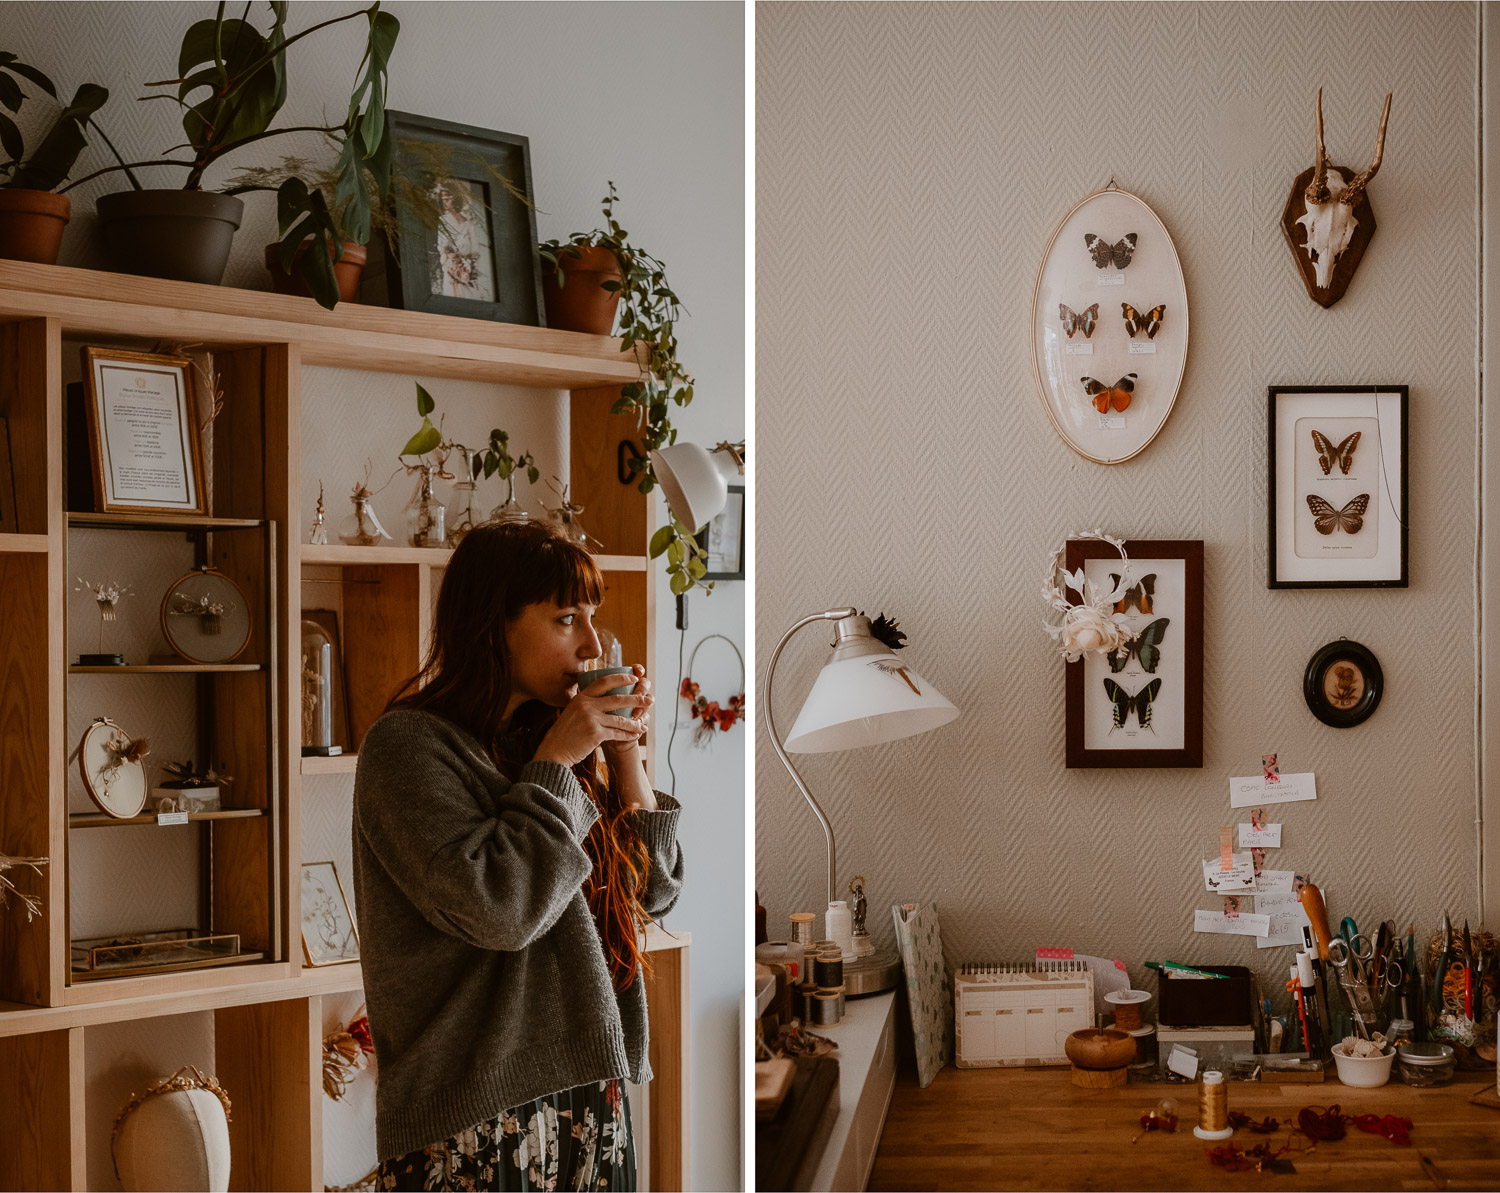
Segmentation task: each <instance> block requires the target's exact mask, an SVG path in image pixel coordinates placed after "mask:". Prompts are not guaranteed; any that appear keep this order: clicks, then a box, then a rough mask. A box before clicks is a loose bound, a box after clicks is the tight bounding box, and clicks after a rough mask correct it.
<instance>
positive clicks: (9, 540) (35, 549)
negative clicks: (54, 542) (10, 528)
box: [0, 534, 47, 555]
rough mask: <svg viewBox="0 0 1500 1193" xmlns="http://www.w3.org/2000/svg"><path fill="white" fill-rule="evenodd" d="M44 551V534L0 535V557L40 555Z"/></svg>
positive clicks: (45, 539)
mask: <svg viewBox="0 0 1500 1193" xmlns="http://www.w3.org/2000/svg"><path fill="white" fill-rule="evenodd" d="M46 550H47V536H46V535H45V534H0V555H21V554H27V553H37V554H40V553H44V552H45V551H46Z"/></svg>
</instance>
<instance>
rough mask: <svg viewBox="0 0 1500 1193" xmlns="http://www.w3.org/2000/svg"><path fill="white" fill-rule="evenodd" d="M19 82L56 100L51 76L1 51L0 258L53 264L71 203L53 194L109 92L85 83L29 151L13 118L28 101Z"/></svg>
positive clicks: (69, 168) (80, 149)
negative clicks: (86, 128)
mask: <svg viewBox="0 0 1500 1193" xmlns="http://www.w3.org/2000/svg"><path fill="white" fill-rule="evenodd" d="M22 82H25V83H28V84H30V85H31V86H32V87H34V88H36V89H37V90H39V91H43V92H45V93H46V94H47V95H49V96H51V97H52V99H54V100H56V99H57V88H56V87H55V86H54V85H53V82H52V80H51V79H49V78H48V77H47V76H46V75H44V74H43V73H42V72H41V71H39V70H38V69H37V68H36V67H34V66H29V65H27V64H26V63H24V62H22V61H21V60H20V59H19V57H18V56H17V55H15V54H13V53H11V52H10V51H9V50H0V108H3V109H5V110H4V111H0V149H3V150H4V153H5V157H4V159H3V160H0V257H4V258H7V259H9V260H12V261H36V262H39V263H40V264H43V265H55V264H56V263H57V250H58V248H59V247H60V246H61V245H62V234H63V228H65V227H66V226H67V223H68V218H69V217H70V216H71V215H72V213H73V203H72V201H71V200H70V199H69V198H68V197H67V196H66V195H62V194H56V193H54V192H55V191H56V189H57V188H58V186H60V185H61V184H62V183H63V182H64V181H65V180H66V179H67V177H68V174H69V173H70V172H71V171H72V169H73V165H74V163H75V162H77V160H78V154H79V153H80V152H81V151H82V150H83V147H84V146H85V145H87V144H88V138H87V137H85V136H84V132H83V127H84V125H86V124H88V123H89V120H90V118H91V117H92V116H93V114H94V113H95V112H97V111H98V110H99V109H100V108H101V107H102V106H103V105H104V102H105V100H107V99H109V92H108V91H106V90H105V89H104V88H103V87H100V86H99V85H98V84H97V83H85V84H83V86H81V87H80V88H78V90H77V91H76V92H75V93H74V94H73V99H72V102H71V103H69V104H67V105H66V106H65V107H64V108H63V109H62V111H60V112H59V113H58V114H57V117H56V119H55V120H53V122H52V125H51V127H50V128H48V130H47V131H46V132H45V133H44V134H43V135H42V138H41V140H40V141H39V142H37V144H36V145H35V147H34V148H33V149H32V150H31V151H30V152H29V153H28V152H27V149H26V140H25V138H24V137H23V136H22V135H21V129H20V126H19V125H18V124H17V123H16V121H15V120H14V119H13V118H12V117H14V116H15V115H17V114H18V113H19V112H20V110H21V105H22V104H23V103H25V101H26V91H25V89H23V87H22V86H21V84H22ZM7 113H9V114H7Z"/></svg>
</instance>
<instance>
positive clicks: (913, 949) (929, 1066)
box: [891, 903, 953, 1089]
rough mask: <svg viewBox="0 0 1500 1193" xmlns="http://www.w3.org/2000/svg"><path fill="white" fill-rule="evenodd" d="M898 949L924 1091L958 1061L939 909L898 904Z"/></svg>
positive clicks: (895, 908) (894, 913) (895, 915)
mask: <svg viewBox="0 0 1500 1193" xmlns="http://www.w3.org/2000/svg"><path fill="white" fill-rule="evenodd" d="M891 918H892V919H894V920H895V922H896V947H897V949H898V950H899V951H900V953H901V967H902V970H903V972H904V973H905V976H906V996H907V1001H908V1002H910V1004H911V1030H912V1035H913V1036H914V1037H915V1039H916V1043H917V1081H918V1083H919V1084H920V1085H921V1087H922V1088H923V1089H926V1088H927V1087H928V1086H929V1085H931V1084H932V1079H933V1078H934V1077H936V1076H937V1074H938V1070H939V1069H941V1068H942V1067H943V1066H944V1065H946V1064H947V1063H948V1062H949V1061H950V1060H952V1059H953V995H952V987H951V986H950V985H949V982H948V971H947V969H945V968H944V966H943V937H942V933H941V932H940V931H939V929H938V909H937V905H936V904H935V903H927V904H918V903H897V904H894V905H893V906H892V907H891Z"/></svg>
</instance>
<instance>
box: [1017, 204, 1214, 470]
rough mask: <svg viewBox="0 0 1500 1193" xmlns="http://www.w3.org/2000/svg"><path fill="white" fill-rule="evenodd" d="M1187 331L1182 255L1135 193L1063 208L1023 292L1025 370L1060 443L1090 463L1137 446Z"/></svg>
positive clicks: (1171, 386) (1148, 435) (1108, 460)
mask: <svg viewBox="0 0 1500 1193" xmlns="http://www.w3.org/2000/svg"><path fill="white" fill-rule="evenodd" d="M1095 307H1097V308H1098V309H1097V311H1096V310H1094V308H1095ZM1188 327H1189V324H1188V301H1187V280H1186V278H1185V277H1184V276H1183V272H1182V262H1181V260H1180V259H1179V258H1178V256H1177V248H1176V246H1175V245H1173V243H1172V238H1171V236H1170V235H1169V234H1168V232H1167V228H1166V225H1165V224H1163V223H1162V221H1161V219H1160V218H1159V217H1158V216H1157V214H1156V213H1155V212H1154V211H1152V210H1151V208H1150V206H1149V205H1148V204H1147V203H1146V202H1145V200H1144V199H1141V198H1140V197H1139V196H1137V195H1133V194H1131V193H1130V192H1129V191H1124V190H1120V189H1119V188H1118V187H1116V186H1114V184H1113V182H1111V184H1110V185H1109V186H1107V187H1105V188H1104V189H1103V190H1100V191H1095V192H1094V193H1093V194H1091V195H1088V196H1086V197H1085V198H1083V199H1081V200H1080V201H1079V202H1077V203H1075V204H1074V205H1073V207H1072V208H1071V209H1070V210H1069V211H1068V213H1067V214H1066V215H1065V216H1063V218H1062V221H1061V222H1060V223H1059V224H1058V226H1057V229H1056V231H1054V232H1053V233H1052V238H1051V239H1050V240H1049V241H1048V242H1047V247H1046V249H1045V250H1044V251H1043V253H1042V264H1041V267H1040V268H1039V269H1038V270H1037V278H1036V287H1035V289H1034V290H1033V291H1032V297H1031V341H1032V356H1031V367H1032V376H1033V377H1034V378H1035V380H1036V386H1037V392H1038V393H1039V394H1040V395H1041V399H1042V406H1043V408H1044V409H1045V410H1046V412H1047V418H1048V420H1049V421H1050V422H1051V423H1052V428H1053V430H1055V431H1056V432H1057V433H1058V435H1059V436H1060V437H1061V438H1062V441H1063V442H1064V443H1066V444H1067V445H1068V446H1069V447H1070V448H1072V449H1073V450H1074V451H1075V452H1077V453H1078V454H1079V455H1080V456H1082V457H1083V458H1084V459H1085V460H1089V461H1090V462H1092V463H1095V464H1121V463H1124V462H1125V461H1126V460H1130V459H1133V458H1134V457H1136V456H1138V455H1140V454H1141V452H1143V451H1145V450H1146V448H1147V447H1148V446H1150V444H1151V441H1152V440H1154V439H1155V438H1156V437H1157V435H1159V434H1160V433H1161V429H1162V427H1163V426H1165V425H1166V421H1167V417H1168V416H1169V415H1170V414H1171V413H1172V408H1173V407H1174V406H1175V405H1176V404H1177V395H1178V393H1179V391H1180V390H1181V388H1182V378H1183V374H1184V372H1185V371H1186V368H1187V348H1188Z"/></svg>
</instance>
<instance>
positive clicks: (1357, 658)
mask: <svg viewBox="0 0 1500 1193" xmlns="http://www.w3.org/2000/svg"><path fill="white" fill-rule="evenodd" d="M1384 690H1385V675H1384V674H1383V673H1382V672H1381V670H1380V663H1379V661H1378V660H1377V659H1376V658H1375V655H1374V654H1373V653H1372V652H1371V651H1370V649H1369V647H1367V646H1364V645H1362V644H1360V643H1358V642H1350V641H1349V639H1347V638H1340V639H1339V640H1338V641H1337V642H1330V643H1329V644H1328V645H1327V646H1324V647H1322V648H1320V649H1319V650H1318V652H1317V653H1316V654H1314V655H1313V657H1312V658H1311V659H1309V660H1308V661H1307V670H1306V671H1305V672H1303V675H1302V697H1303V699H1304V700H1306V701H1307V707H1308V708H1309V709H1311V710H1312V715H1313V716H1315V717H1317V718H1318V720H1320V721H1322V722H1323V724H1325V725H1332V726H1333V727H1334V728H1335V729H1348V728H1350V727H1351V726H1354V725H1358V724H1360V723H1361V722H1363V721H1367V720H1369V719H1370V717H1371V715H1372V714H1373V713H1374V712H1375V710H1376V708H1378V707H1379V706H1380V697H1381V694H1382V693H1383V692H1384Z"/></svg>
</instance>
